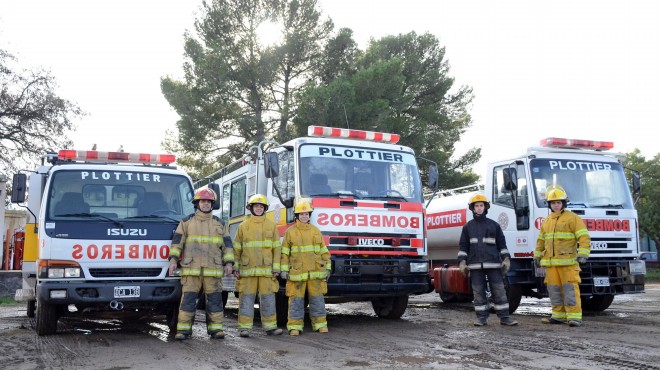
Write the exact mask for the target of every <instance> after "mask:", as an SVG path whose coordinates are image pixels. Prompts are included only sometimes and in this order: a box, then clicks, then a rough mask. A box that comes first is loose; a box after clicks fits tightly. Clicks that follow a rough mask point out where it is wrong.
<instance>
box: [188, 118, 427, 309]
mask: <svg viewBox="0 0 660 370" xmlns="http://www.w3.org/2000/svg"><path fill="white" fill-rule="evenodd" d="M398 140H399V136H398V135H395V134H386V133H378V132H370V131H360V130H349V129H338V128H329V127H322V126H310V127H309V130H308V137H302V138H296V139H293V140H291V141H288V142H286V143H284V144H281V145H280V144H278V143H275V142H269V141H265V142H263V143H260V144H259V145H258V146H255V147H253V148H252V149H251V152H250V155H248V156H247V157H245V158H242V159H241V160H239V161H237V162H234V163H232V164H230V165H229V166H227V167H226V168H223V169H221V170H219V171H218V172H216V173H214V174H212V175H210V176H209V177H208V178H207V179H206V181H205V182H200V183H198V184H197V186H196V187H199V186H204V185H206V184H207V183H210V184H209V186H210V187H212V188H214V189H215V190H216V191H217V192H218V194H220V199H221V209H220V211H219V216H220V217H221V218H222V219H223V220H224V221H225V222H226V223H227V224H228V225H229V230H230V233H231V236H232V238H233V237H234V236H235V234H236V230H237V228H238V226H239V224H240V223H241V221H243V220H244V219H245V217H246V214H248V212H249V211H247V210H246V209H245V205H246V203H247V201H248V199H249V198H250V197H251V196H252V195H254V194H264V195H265V196H266V197H268V201H269V203H270V207H269V209H268V212H267V217H269V218H271V219H273V220H274V221H275V223H276V224H277V226H278V229H279V232H280V236H283V235H284V232H285V230H286V229H287V228H288V227H289V226H290V225H291V224H292V223H293V221H294V218H293V206H294V203H295V202H296V201H298V200H300V199H307V200H310V201H311V203H312V206H313V207H314V212H313V213H312V220H311V222H312V223H313V224H315V225H317V226H318V227H319V228H320V229H321V232H322V233H323V236H324V241H325V244H326V245H327V247H328V249H329V250H330V253H331V259H332V273H331V277H330V280H329V282H328V295H327V301H328V302H345V301H371V302H372V305H373V308H374V311H375V312H376V314H377V315H378V316H380V317H386V318H399V317H401V315H403V313H404V312H405V310H406V307H407V305H408V296H409V295H411V294H420V293H426V292H428V287H429V281H428V279H429V278H428V260H427V259H426V241H425V229H424V200H423V195H422V194H423V189H422V183H421V179H420V174H419V171H418V166H417V161H416V158H415V154H414V152H413V150H412V149H410V148H408V147H405V146H402V145H397V144H396V142H397V141H398ZM429 173H430V176H429V182H430V183H431V185H433V186H435V183H436V182H437V167H435V165H434V164H432V165H431V166H430V169H429ZM282 283H283V282H282ZM282 287H283V285H282ZM281 293H282V294H279V295H278V297H277V302H278V303H277V304H278V310H277V311H278V316H279V320H280V321H282V320H284V321H285V320H286V313H287V300H286V297H284V296H283V290H282V291H281Z"/></svg>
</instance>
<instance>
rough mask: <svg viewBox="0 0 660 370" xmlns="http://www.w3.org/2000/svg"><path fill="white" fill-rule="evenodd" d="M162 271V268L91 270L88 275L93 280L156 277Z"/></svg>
mask: <svg viewBox="0 0 660 370" xmlns="http://www.w3.org/2000/svg"><path fill="white" fill-rule="evenodd" d="M162 271H163V269H162V268H134V269H131V268H118V269H110V268H93V269H89V273H90V274H91V275H92V277H95V278H132V277H157V276H158V275H160V273H161V272H162Z"/></svg>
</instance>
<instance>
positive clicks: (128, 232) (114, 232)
mask: <svg viewBox="0 0 660 370" xmlns="http://www.w3.org/2000/svg"><path fill="white" fill-rule="evenodd" d="M108 235H110V236H118V235H121V236H145V235H147V229H108Z"/></svg>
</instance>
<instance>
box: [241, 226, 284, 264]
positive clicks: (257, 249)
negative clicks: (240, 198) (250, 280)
mask: <svg viewBox="0 0 660 370" xmlns="http://www.w3.org/2000/svg"><path fill="white" fill-rule="evenodd" d="M280 252H281V244H280V235H279V233H278V232H277V227H276V225H275V222H273V221H271V220H269V219H267V218H266V217H265V216H253V215H251V216H248V218H247V219H246V220H245V221H243V222H242V223H241V225H240V226H239V227H238V230H237V231H236V237H235V238H234V256H235V257H236V264H235V266H234V268H235V269H236V270H238V271H240V273H241V276H271V275H272V274H273V273H274V272H280Z"/></svg>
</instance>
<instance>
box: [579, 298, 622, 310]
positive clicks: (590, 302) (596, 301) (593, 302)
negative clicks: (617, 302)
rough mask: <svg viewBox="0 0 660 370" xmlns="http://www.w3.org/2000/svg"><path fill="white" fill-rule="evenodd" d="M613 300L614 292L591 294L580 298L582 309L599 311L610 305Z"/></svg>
mask: <svg viewBox="0 0 660 370" xmlns="http://www.w3.org/2000/svg"><path fill="white" fill-rule="evenodd" d="M612 301H614V294H604V295H592V296H591V297H588V298H583V299H582V309H583V310H585V311H593V312H601V311H605V310H606V309H608V308H609V307H610V305H611V304H612Z"/></svg>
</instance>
